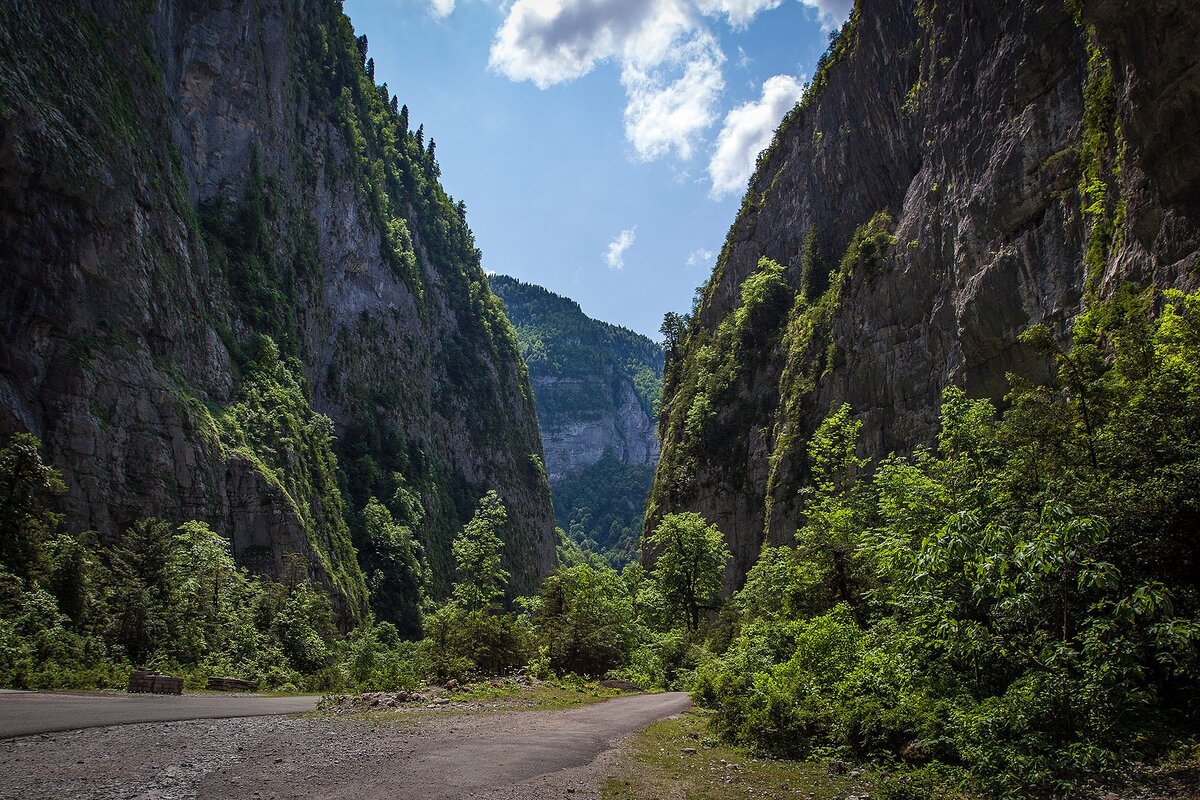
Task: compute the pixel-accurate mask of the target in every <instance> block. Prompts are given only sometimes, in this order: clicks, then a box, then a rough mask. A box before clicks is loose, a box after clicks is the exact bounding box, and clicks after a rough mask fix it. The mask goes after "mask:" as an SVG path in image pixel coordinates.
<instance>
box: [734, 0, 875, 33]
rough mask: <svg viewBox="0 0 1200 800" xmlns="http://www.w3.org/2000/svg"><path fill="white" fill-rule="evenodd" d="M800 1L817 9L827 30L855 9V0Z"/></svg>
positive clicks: (843, 20)
mask: <svg viewBox="0 0 1200 800" xmlns="http://www.w3.org/2000/svg"><path fill="white" fill-rule="evenodd" d="M751 2H753V0H751ZM800 2H802V3H804V5H806V6H808V7H809V8H815V9H816V10H817V16H818V17H819V18H820V20H821V26H822V27H823V28H825V29H826V30H830V29H832V28H836V27H837V26H839V25H841V24H842V23H843V22H845V21H846V18H847V17H849V16H850V12H851V11H852V10H853V9H854V0H800Z"/></svg>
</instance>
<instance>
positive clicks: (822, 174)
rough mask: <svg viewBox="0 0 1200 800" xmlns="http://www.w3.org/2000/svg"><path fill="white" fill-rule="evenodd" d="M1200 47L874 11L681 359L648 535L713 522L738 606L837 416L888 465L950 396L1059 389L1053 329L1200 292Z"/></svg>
mask: <svg viewBox="0 0 1200 800" xmlns="http://www.w3.org/2000/svg"><path fill="white" fill-rule="evenodd" d="M1198 34H1200V7H1197V6H1196V5H1195V4H1194V3H1188V2H1182V1H1178V2H1177V1H1176V0H1154V2H1150V3H1137V4H1135V3H1131V2H1125V1H1124V0H1084V2H1082V3H1080V2H1078V0H1074V2H1067V3H1065V4H1064V3H1061V2H1048V3H1042V2H1033V0H1015V1H1014V2H1006V3H994V2H970V3H936V4H935V3H932V2H929V1H928V0H917V2H907V1H906V0H860V2H858V3H856V6H855V9H854V12H853V15H852V16H851V19H850V20H849V21H848V22H847V24H846V26H845V27H844V28H843V30H842V31H841V34H840V36H839V37H838V38H837V39H836V40H835V42H834V43H833V44H832V45H831V48H830V51H829V52H828V53H827V54H826V56H825V57H824V59H823V60H822V62H821V64H820V66H819V68H818V70H817V71H816V74H815V76H814V78H813V81H812V85H811V86H810V87H809V89H808V91H807V93H806V95H805V97H804V99H803V100H802V101H801V103H800V104H799V105H798V106H797V108H796V109H794V110H793V111H792V112H791V113H789V114H788V116H787V117H786V118H785V119H784V121H783V123H782V124H781V125H780V128H779V130H778V132H777V134H776V136H775V139H774V141H773V143H772V144H771V146H770V147H769V148H768V150H766V151H765V152H764V153H763V154H762V155H761V156H760V157H759V160H758V164H757V169H756V171H755V174H754V176H753V177H752V178H751V181H750V185H749V188H748V191H747V194H746V196H745V199H744V201H743V205H742V208H741V211H740V212H739V214H738V217H737V219H736V221H735V222H734V224H733V226H732V227H731V229H730V231H729V235H728V238H727V240H726V243H725V246H724V248H723V250H722V253H721V255H720V257H719V259H718V263H717V266H716V268H715V270H714V273H713V275H712V277H711V279H710V281H709V283H708V285H707V287H706V289H705V292H704V296H703V300H702V302H701V303H700V305H699V307H698V309H697V310H696V313H695V315H694V317H693V318H692V319H690V322H689V323H688V324H687V325H686V326H683V327H682V328H681V329H680V330H679V331H678V332H677V335H676V336H675V337H674V338H673V340H672V341H670V342H669V343H668V344H669V345H671V349H670V352H669V355H668V360H667V368H666V373H665V382H664V395H663V397H664V402H663V413H662V416H661V419H660V432H661V434H662V440H663V456H662V461H661V463H660V465H659V469H658V471H657V474H656V477H655V485H654V489H653V492H652V495H651V502H650V506H649V508H648V510H647V516H646V527H647V529H649V528H651V527H652V526H653V525H654V524H655V523H656V522H657V520H658V519H659V518H661V516H662V515H663V514H664V513H667V512H670V511H677V510H685V509H686V510H696V511H699V512H700V513H702V514H704V515H705V516H706V517H708V518H709V519H710V520H712V521H713V522H715V523H716V524H717V525H718V526H720V527H721V528H722V530H724V531H725V532H726V533H727V535H728V537H729V540H730V544H731V549H732V550H733V552H734V556H735V558H734V563H733V564H732V565H731V567H730V569H729V571H728V573H727V576H726V577H727V581H728V583H729V584H730V585H736V584H737V583H738V582H739V581H740V580H741V578H742V576H744V574H745V571H746V569H748V568H749V566H750V565H751V564H752V563H753V562H754V560H755V558H756V557H757V554H758V552H759V548H760V546H761V544H762V542H763V541H764V540H768V541H771V542H776V543H783V542H787V541H789V540H790V537H791V535H792V533H793V531H794V530H795V529H796V526H797V523H798V522H799V521H800V518H801V513H802V509H801V507H800V497H799V490H800V489H801V488H802V487H803V485H804V483H805V479H806V474H807V465H806V463H805V460H806V455H805V444H806V442H807V439H808V437H809V435H810V434H811V432H812V431H813V430H814V429H815V426H816V425H817V423H818V422H819V421H820V420H821V418H822V417H823V416H824V415H825V414H826V413H827V412H828V411H829V409H830V408H831V407H832V406H834V405H837V404H841V403H843V402H845V403H849V404H850V406H851V408H852V410H853V412H854V414H855V415H856V416H857V417H858V418H860V419H861V420H862V421H863V423H864V427H863V434H864V438H865V446H864V447H865V452H864V455H866V456H869V457H872V458H878V457H880V456H883V455H886V454H887V453H889V452H892V451H898V452H906V451H909V450H911V448H913V447H914V446H915V445H917V444H919V443H922V442H928V441H930V439H931V438H932V436H933V434H934V425H935V421H936V418H937V413H938V405H939V399H940V396H941V392H942V389H943V388H944V387H946V386H947V385H949V384H956V385H961V386H963V387H965V388H966V390H967V391H968V392H969V393H970V394H973V395H977V396H988V397H992V398H1001V397H1002V396H1003V395H1004V394H1005V392H1006V388H1007V380H1006V374H1007V373H1018V374H1023V375H1026V376H1028V377H1032V378H1035V379H1036V378H1039V377H1042V376H1044V375H1045V374H1046V372H1045V371H1046V365H1045V364H1044V363H1042V362H1041V361H1040V360H1039V359H1038V358H1037V357H1035V354H1034V353H1033V352H1032V351H1031V350H1030V349H1028V348H1026V347H1025V346H1023V345H1021V344H1019V343H1018V341H1017V337H1018V335H1019V334H1020V333H1021V331H1022V330H1023V329H1025V328H1026V327H1027V326H1029V325H1030V324H1032V323H1046V324H1048V325H1049V326H1050V327H1051V329H1052V330H1053V331H1055V332H1056V333H1057V334H1058V335H1059V336H1060V337H1062V338H1063V340H1064V341H1065V338H1066V333H1067V331H1068V328H1069V325H1070V323H1071V320H1072V319H1073V318H1074V316H1075V315H1076V314H1077V313H1078V312H1079V311H1080V309H1081V308H1083V307H1084V306H1085V305H1086V303H1087V302H1088V301H1089V300H1090V299H1091V298H1095V297H1102V296H1106V295H1108V294H1110V293H1112V292H1113V291H1115V290H1116V288H1117V287H1119V286H1120V285H1122V284H1125V283H1133V284H1136V285H1139V286H1142V285H1147V284H1156V285H1160V286H1179V287H1184V288H1189V287H1194V286H1196V284H1197V258H1198V253H1200V152H1198V148H1200V55H1198V51H1197V50H1196V48H1195V46H1194V43H1195V41H1197V35H1198Z"/></svg>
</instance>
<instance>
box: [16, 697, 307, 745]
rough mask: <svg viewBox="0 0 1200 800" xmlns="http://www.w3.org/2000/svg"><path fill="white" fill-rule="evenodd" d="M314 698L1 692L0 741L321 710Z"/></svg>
mask: <svg viewBox="0 0 1200 800" xmlns="http://www.w3.org/2000/svg"><path fill="white" fill-rule="evenodd" d="M318 699H319V698H318V697H317V696H316V695H313V696H310V697H255V696H247V695H211V694H209V695H204V694H190V695H176V696H172V695H154V694H62V693H53V694H52V693H42V692H0V739H7V738H9V737H11V736H28V735H30V734H33V733H54V732H56V731H70V730H76V729H78V728H100V727H106V726H109V725H128V724H130V723H135V722H170V721H172V720H186V719H220V718H224V717H258V716H263V715H268V714H295V713H297V712H301V711H312V710H313V709H314V708H316V707H317V700H318Z"/></svg>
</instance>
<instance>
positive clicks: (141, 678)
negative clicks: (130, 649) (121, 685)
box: [127, 669, 183, 694]
mask: <svg viewBox="0 0 1200 800" xmlns="http://www.w3.org/2000/svg"><path fill="white" fill-rule="evenodd" d="M127 691H130V692H148V693H152V694H183V678H178V677H175V676H174V675H159V674H158V673H157V672H154V671H152V670H148V669H135V670H134V671H133V672H131V673H130V674H129V687H128V689H127Z"/></svg>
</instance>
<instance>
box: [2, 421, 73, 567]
mask: <svg viewBox="0 0 1200 800" xmlns="http://www.w3.org/2000/svg"><path fill="white" fill-rule="evenodd" d="M39 447H41V442H39V441H38V439H37V437H36V436H33V435H31V434H28V433H18V434H17V435H15V436H13V438H12V441H11V442H10V443H9V445H8V446H7V447H5V448H3V449H2V450H0V568H3V569H5V570H8V571H10V572H12V573H13V574H15V575H17V576H19V577H22V578H38V577H41V576H42V575H43V574H44V573H45V572H46V571H47V570H48V569H49V568H50V563H49V555H50V553H49V548H50V544H51V541H52V540H53V538H54V535H55V532H56V531H57V529H58V526H59V525H60V524H61V522H62V517H61V515H59V514H56V513H54V511H53V510H51V506H50V503H51V501H52V498H54V497H55V496H57V495H60V494H62V493H63V492H65V491H66V485H65V484H64V483H63V480H62V475H61V474H59V472H58V470H56V469H54V468H53V467H51V466H48V465H47V464H46V463H44V462H43V461H42V456H41V453H40V452H39V450H38V449H39Z"/></svg>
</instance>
